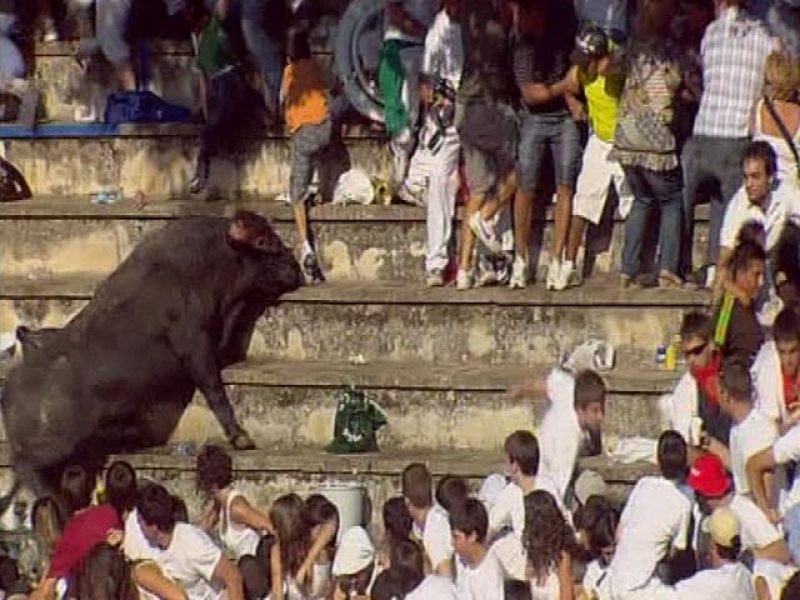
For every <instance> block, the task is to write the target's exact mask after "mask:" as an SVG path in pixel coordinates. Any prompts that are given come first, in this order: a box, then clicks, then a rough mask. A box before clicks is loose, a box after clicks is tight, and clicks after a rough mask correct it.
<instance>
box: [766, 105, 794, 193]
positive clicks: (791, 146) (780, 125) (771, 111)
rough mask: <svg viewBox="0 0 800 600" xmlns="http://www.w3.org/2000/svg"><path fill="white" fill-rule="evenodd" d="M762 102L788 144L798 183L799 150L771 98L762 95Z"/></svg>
mask: <svg viewBox="0 0 800 600" xmlns="http://www.w3.org/2000/svg"><path fill="white" fill-rule="evenodd" d="M764 104H765V105H766V107H767V112H769V116H770V117H772V120H773V121H775V124H776V125H777V126H778V129H779V130H780V132H781V136H782V137H783V140H784V141H785V142H786V144H787V145H788V146H789V150H791V152H792V156H794V164H795V168H796V169H797V173H796V175H797V184H798V185H800V151H798V149H797V145H796V144H795V143H794V140H793V139H792V136H791V135H790V134H789V130H788V129H787V128H786V124H785V123H784V122H783V120H782V119H781V118H780V116H779V115H778V111H777V110H775V105H774V104H772V100H770V99H769V98H768V97H767V96H766V95H764Z"/></svg>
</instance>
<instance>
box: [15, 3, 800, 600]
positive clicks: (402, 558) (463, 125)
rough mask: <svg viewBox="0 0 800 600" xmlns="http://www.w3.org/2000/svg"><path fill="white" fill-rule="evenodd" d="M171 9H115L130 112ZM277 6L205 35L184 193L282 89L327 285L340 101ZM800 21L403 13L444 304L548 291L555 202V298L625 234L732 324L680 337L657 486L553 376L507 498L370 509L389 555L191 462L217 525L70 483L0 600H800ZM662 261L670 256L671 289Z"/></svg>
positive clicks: (425, 495) (612, 9) (435, 271)
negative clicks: (616, 233) (326, 211)
mask: <svg viewBox="0 0 800 600" xmlns="http://www.w3.org/2000/svg"><path fill="white" fill-rule="evenodd" d="M160 4H161V3H160V2H158V1H156V0H153V1H152V2H151V3H149V4H148V3H146V2H140V3H138V4H137V1H136V0H131V2H120V1H118V0H97V12H96V14H97V25H98V31H97V39H98V42H99V45H100V48H101V49H102V52H103V53H104V54H105V55H106V57H107V58H108V59H109V60H110V61H111V62H112V63H113V64H114V65H115V69H116V72H117V75H118V80H119V84H120V86H121V87H122V88H124V89H131V88H132V87H135V85H136V79H137V75H138V74H137V73H136V69H135V68H134V61H133V60H132V59H131V55H130V39H131V38H130V23H131V22H132V23H135V24H137V27H139V28H145V27H146V26H153V22H155V23H156V24H157V25H158V26H159V27H161V26H164V27H166V25H167V24H168V23H171V22H172V21H171V19H173V18H174V17H176V16H177V15H179V14H182V11H186V10H188V7H187V6H186V5H184V4H183V3H181V2H167V3H163V4H164V5H163V6H162V7H161V9H160V10H162V11H163V12H162V13H159V14H160V15H161V17H159V18H157V19H153V18H150V19H145V18H143V17H142V14H148V15H150V17H152V15H153V14H155V13H147V9H148V8H152V6H155V5H160ZM179 5H180V6H179ZM269 5H270V3H269V2H266V1H262V2H257V1H248V0H238V1H236V0H230V1H226V0H217V1H216V2H215V3H213V6H212V7H210V9H211V10H210V12H208V13H206V19H205V20H204V21H203V25H202V28H201V34H200V36H199V38H198V41H199V43H198V57H197V65H198V68H199V69H200V71H201V72H202V74H203V80H204V82H205V86H204V87H205V90H206V92H205V98H206V114H207V123H206V128H205V131H204V134H203V136H202V139H201V150H200V156H199V158H198V165H197V172H196V174H195V178H194V180H193V181H192V188H193V189H197V190H199V189H202V187H203V186H204V185H205V180H206V179H207V177H208V169H209V161H210V160H211V158H212V157H213V156H214V155H215V153H216V152H218V147H219V145H220V143H221V139H222V138H223V137H224V135H225V134H228V133H229V132H230V128H231V126H232V123H233V122H234V117H235V116H236V115H235V113H236V112H237V111H238V110H239V109H240V108H241V106H240V105H239V103H238V100H237V99H241V98H245V97H247V96H248V94H250V92H252V89H251V88H250V82H249V80H248V75H247V73H244V72H243V71H242V70H241V69H240V63H241V60H242V57H243V56H248V57H249V60H250V61H251V62H252V63H253V64H255V65H257V67H258V70H259V72H260V74H261V81H262V83H263V85H262V86H261V89H260V90H259V91H260V94H259V99H258V102H261V100H262V99H263V105H264V106H265V107H266V111H267V113H268V114H271V115H273V116H275V115H277V114H278V113H282V114H283V115H284V117H285V120H286V124H287V126H288V128H289V131H290V134H291V137H292V151H293V158H292V173H291V179H290V200H291V202H292V205H293V209H294V214H295V219H296V223H297V228H298V234H299V240H300V242H301V244H302V264H303V268H304V270H305V272H306V275H307V277H308V278H309V279H310V280H312V281H322V280H324V276H323V274H322V272H321V269H320V266H319V263H318V261H317V259H316V249H315V247H314V242H313V235H312V233H311V231H310V228H309V223H308V217H307V214H306V203H307V201H308V198H309V193H308V186H309V183H310V181H311V178H312V173H313V163H314V158H315V156H318V155H319V153H320V152H321V151H322V150H323V149H324V148H325V146H326V145H327V144H329V143H330V139H331V135H332V129H333V120H334V118H335V115H334V112H335V111H334V110H333V108H332V106H333V99H332V96H331V95H330V93H329V92H328V90H326V89H325V85H324V84H323V78H322V77H321V75H320V71H319V67H318V65H317V64H316V63H315V61H314V58H313V57H312V55H311V51H310V45H309V42H308V33H307V31H305V30H303V29H299V28H296V29H292V30H291V31H290V32H289V35H288V36H287V38H288V39H287V40H286V44H285V46H284V45H283V44H282V42H280V41H279V39H280V37H281V36H280V35H279V33H277V32H276V31H275V30H274V29H269V28H267V27H265V24H266V23H268V22H269V23H272V21H271V18H272V16H274V15H273V13H265V12H264V11H266V10H267V7H268V6H269ZM798 10H800V9H798V7H797V6H795V5H794V4H792V3H791V2H788V1H785V0H774V2H772V3H770V4H768V5H767V6H766V7H763V6H762V7H748V6H746V5H745V4H744V2H743V0H718V1H716V2H711V1H708V2H707V1H705V0H683V1H682V2H680V4H679V5H676V4H675V3H674V2H670V1H668V0H640V2H639V3H638V4H637V5H636V6H635V7H634V6H632V5H631V3H629V2H625V1H624V0H577V1H576V2H574V3H572V2H570V1H569V0H531V1H523V0H442V2H441V3H439V2H435V1H434V0H390V1H389V2H388V3H387V7H386V10H385V23H386V25H385V27H384V32H385V33H384V40H383V46H382V50H381V57H380V66H379V69H378V72H377V80H378V85H379V86H380V89H381V91H382V94H383V97H384V104H385V122H386V130H387V134H388V136H389V138H390V143H389V146H390V149H391V152H392V156H393V162H392V169H393V177H392V180H393V186H394V189H395V192H396V194H397V195H398V197H399V198H401V199H402V200H404V201H406V202H409V203H413V204H421V205H424V206H426V210H427V220H428V229H427V234H428V247H427V256H426V279H427V283H428V285H430V286H440V285H444V284H445V283H447V281H448V266H449V265H450V264H451V262H453V261H455V262H457V268H456V270H455V283H456V287H457V288H458V289H460V290H464V289H468V288H470V287H472V286H473V285H485V284H488V283H491V282H494V283H504V284H507V285H508V286H509V287H511V288H524V287H526V286H527V285H529V284H530V283H531V281H532V279H533V275H534V268H533V267H534V264H533V259H532V257H531V256H532V253H531V246H532V241H533V240H532V239H531V230H532V218H533V213H534V208H535V206H536V205H537V204H538V205H541V204H542V203H543V202H544V201H545V199H546V198H549V197H551V196H552V197H554V204H555V205H554V209H553V217H554V218H553V221H554V226H553V231H552V232H551V234H550V240H549V241H550V246H549V250H548V257H549V258H548V262H547V274H546V287H547V288H548V289H552V290H563V289H565V288H567V287H569V286H573V285H580V283H581V279H582V268H581V266H580V264H579V249H580V247H581V245H582V244H583V243H584V240H583V238H584V235H585V233H586V229H587V226H588V225H590V224H595V225H596V224H598V223H600V221H601V220H602V218H603V215H604V214H607V213H608V209H609V207H610V206H612V205H613V206H616V207H617V208H618V210H619V212H620V214H621V215H622V216H623V217H624V218H625V228H624V244H623V251H622V264H621V266H620V282H621V285H622V286H623V287H624V288H626V289H633V288H638V287H644V286H647V287H650V286H658V287H662V288H680V289H685V288H689V287H705V288H708V289H709V290H710V291H711V295H712V299H713V302H712V305H713V313H712V314H711V315H708V314H705V313H699V312H698V313H690V314H688V315H686V316H685V318H684V320H683V323H682V325H681V330H680V348H681V352H682V354H683V356H684V357H685V359H686V367H687V369H686V373H685V374H683V376H682V377H681V379H680V381H679V382H678V384H677V386H676V388H675V390H674V392H673V393H672V394H669V395H668V396H665V397H664V398H663V399H662V402H661V408H662V412H663V416H664V421H665V427H664V431H663V432H662V433H661V435H660V436H659V438H658V440H657V443H656V445H655V450H654V454H655V458H656V462H657V466H658V474H657V475H653V476H647V477H643V478H641V479H639V480H638V481H637V483H636V485H635V486H634V488H633V490H632V491H631V493H630V495H629V496H628V497H627V499H626V500H625V501H624V502H622V503H620V502H618V500H619V499H618V498H617V497H616V496H615V494H614V493H612V492H613V490H611V489H610V488H609V487H608V486H607V485H606V484H605V482H603V481H602V478H601V477H600V476H599V475H598V474H597V473H596V472H593V471H587V470H583V471H581V470H580V468H579V464H578V457H579V456H581V455H584V454H591V453H596V452H597V444H598V440H599V439H600V434H601V429H602V423H603V419H604V413H605V401H606V387H605V384H604V382H603V380H602V378H601V377H600V376H599V375H597V374H596V373H595V372H593V371H580V372H578V373H574V374H572V373H568V372H567V371H565V370H563V369H561V368H557V369H555V370H554V371H553V372H552V373H551V374H550V375H549V376H548V378H547V379H546V380H545V381H541V382H530V383H528V384H523V385H521V386H519V387H517V388H515V389H514V392H515V394H540V395H545V396H546V397H547V398H548V399H549V407H548V411H547V413H546V415H545V417H544V419H543V420H542V422H541V425H540V427H539V428H538V431H537V432H536V435H534V434H533V433H531V432H529V431H516V432H513V433H511V434H510V435H509V436H508V437H507V438H506V440H505V444H504V455H503V456H502V458H503V459H504V460H505V472H504V473H503V474H493V475H490V476H488V477H487V478H486V479H485V481H483V482H481V484H480V486H478V487H477V488H476V486H473V485H472V484H471V483H470V482H468V481H466V480H464V479H462V478H460V477H456V476H452V475H445V476H442V477H440V478H439V479H438V481H435V482H434V478H433V476H432V475H431V473H430V471H429V470H428V468H427V467H426V466H425V465H423V464H419V463H414V464H410V465H408V466H407V467H406V468H405V469H404V470H403V472H402V476H401V479H400V482H399V484H400V485H399V488H400V490H401V492H402V495H401V496H398V497H395V498H391V499H389V500H388V501H386V502H385V503H384V505H383V506H382V507H379V508H380V511H381V515H382V517H383V527H382V528H381V530H380V531H378V530H373V528H372V527H370V526H368V525H364V526H358V525H357V526H353V527H348V528H344V527H343V526H342V524H341V523H340V518H339V512H338V508H337V506H336V505H335V504H334V503H332V502H331V501H330V500H329V499H327V498H326V497H325V496H323V495H319V494H314V495H311V496H309V497H307V498H301V497H300V496H298V495H297V494H288V495H284V496H281V497H279V498H277V499H275V500H274V501H273V502H272V504H271V506H270V507H269V508H268V510H262V509H260V508H259V507H257V506H255V505H254V504H253V503H252V501H251V499H248V498H247V497H246V495H245V494H243V492H242V490H241V489H240V488H239V487H238V484H237V482H236V481H234V479H233V475H234V473H233V468H232V460H231V457H230V456H229V455H228V454H226V452H225V451H224V450H223V449H221V448H219V447H215V446H207V447H205V448H204V449H203V450H202V451H201V452H200V453H199V455H198V456H197V463H196V483H197V489H198V490H199V491H200V492H201V493H202V494H203V496H204V497H205V499H206V500H207V511H206V512H205V513H204V514H203V515H202V518H199V519H195V522H192V523H190V522H188V521H189V519H188V515H187V514H186V513H187V511H186V507H185V505H184V503H183V501H182V500H181V499H180V498H178V497H176V496H174V495H171V494H170V493H169V492H168V491H167V490H166V489H165V488H164V487H163V486H161V485H159V484H157V483H153V482H148V481H142V478H141V477H140V476H137V473H136V472H135V470H134V469H133V468H132V467H131V466H130V465H129V464H127V463H125V462H119V461H118V462H115V463H112V464H111V465H110V466H109V467H108V468H107V469H106V471H105V474H104V476H103V478H102V480H103V484H102V485H101V486H99V487H98V486H96V481H95V480H94V478H93V476H92V475H91V474H90V473H89V472H88V471H87V470H85V469H83V468H81V467H70V468H67V469H66V470H65V471H64V473H63V474H62V476H61V484H60V488H59V489H58V490H55V495H54V496H52V497H50V496H48V497H43V498H40V499H39V500H38V501H37V503H36V506H35V507H34V509H33V515H32V526H33V528H34V530H35V531H36V534H37V538H38V539H39V542H40V545H41V554H42V559H43V561H44V568H43V571H42V576H41V577H40V578H39V580H38V581H37V582H35V586H34V589H33V590H26V589H24V587H25V586H24V582H21V581H17V582H13V581H12V582H11V583H9V584H7V583H6V581H5V579H11V580H13V579H14V577H13V573H12V574H11V575H12V576H10V577H7V578H6V577H0V583H1V584H2V585H3V587H5V588H6V589H5V592H6V593H7V594H9V595H10V594H11V593H14V592H16V593H19V594H20V595H23V596H24V595H25V594H28V596H27V597H29V598H33V599H34V600H39V599H50V598H79V599H84V598H86V599H92V600H100V599H111V598H138V597H141V598H165V599H170V600H171V599H173V598H188V599H190V600H212V599H222V598H226V599H228V600H237V599H240V598H248V599H255V598H267V597H268V598H270V599H271V600H281V599H286V600H299V599H323V598H324V599H330V598H337V599H339V598H361V599H364V598H372V599H376V600H383V599H386V600H389V599H398V600H399V599H402V598H406V599H407V600H439V599H443V600H444V599H448V600H449V599H454V600H502V599H511V598H514V599H517V598H519V599H522V598H526V599H527V598H531V599H536V600H571V599H573V598H585V599H599V600H638V599H641V600H652V599H656V600H660V599H672V598H674V599H709V598H720V599H732V600H740V599H741V600H748V599H758V600H767V599H772V600H788V599H798V598H800V574H798V573H799V571H798V565H800V478H798V477H797V474H796V470H797V463H798V461H800V316H798V313H797V310H798V308H800V307H798V300H799V299H800V297H799V296H798V294H800V290H798V287H797V286H798V285H800V266H799V264H798V263H799V262H800V254H798V252H799V251H800V246H799V243H798V239H799V238H798V225H799V224H800V220H799V219H800V155H798V146H800V101H799V99H798V91H799V90H800V62H798V60H799V59H800V48H798V45H797V42H798V36H797V32H798V16H797V14H798ZM141 11H145V12H144V13H143V12H141ZM759 13H761V14H759ZM103 15H105V16H104V17H102V18H101V16H103ZM137 15H138V17H137ZM149 21H152V22H149ZM232 23H233V24H234V25H235V27H232V26H231V24H232ZM122 31H126V32H127V33H126V34H125V35H122V34H121V33H120V32H122ZM135 31H141V29H135ZM161 33H163V32H161ZM141 35H143V36H144V35H145V34H144V33H142V34H141ZM147 35H150V33H148V34H147ZM153 35H155V33H153ZM284 48H285V52H286V57H287V59H288V62H287V64H286V66H285V67H284V66H283V58H282V52H283V49H284ZM248 90H249V91H248ZM249 98H250V100H249V101H254V100H253V98H252V94H251V95H250V96H249ZM254 102H255V101H254ZM462 163H463V168H462V167H461V164H462ZM462 175H463V178H464V180H465V182H464V183H465V185H466V189H467V193H466V203H465V215H464V219H463V229H462V232H461V236H460V247H459V248H458V256H457V258H456V257H454V256H452V255H451V248H452V237H453V222H454V217H455V209H456V199H457V196H458V194H459V190H461V189H462V188H463V187H464V186H462V185H461V182H460V180H461V178H462ZM704 202H707V203H709V204H710V213H709V214H710V219H709V231H708V236H707V244H706V247H705V249H704V250H705V256H704V259H703V264H702V265H695V264H693V262H692V255H693V249H694V246H695V243H694V242H695V240H694V237H695V234H694V231H693V223H694V210H695V206H696V205H697V204H700V203H704ZM655 223H658V225H657V229H655V227H656V226H655V225H654V224H655ZM655 231H658V235H655V233H654V232H655ZM656 238H657V239H656ZM648 242H655V245H656V247H657V252H656V257H655V260H654V265H655V267H654V268H652V269H651V267H650V265H649V264H648V258H647V256H646V254H647V252H646V246H647V243H648ZM696 267H697V268H696ZM498 458H501V457H498ZM0 566H3V567H4V568H5V566H6V565H5V563H3V565H0ZM12 566H13V565H12ZM11 570H12V571H13V569H11ZM4 575H7V573H3V572H0V576H4ZM15 586H16V587H17V589H14V588H15Z"/></svg>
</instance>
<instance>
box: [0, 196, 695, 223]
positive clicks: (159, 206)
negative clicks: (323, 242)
mask: <svg viewBox="0 0 800 600" xmlns="http://www.w3.org/2000/svg"><path fill="white" fill-rule="evenodd" d="M238 209H246V210H252V211H254V212H258V213H261V214H264V215H265V216H267V217H268V218H270V219H273V220H275V221H278V222H283V221H288V222H294V221H293V216H292V210H291V207H290V205H289V204H287V203H285V202H279V201H278V200H277V199H276V198H275V197H274V196H272V197H261V198H259V197H256V196H251V195H248V194H244V195H242V196H241V197H239V198H235V199H225V200H221V201H202V200H193V199H191V198H190V197H175V198H163V197H153V198H152V199H151V200H150V201H149V202H148V203H147V204H146V205H145V206H144V207H143V208H137V206H135V205H134V203H133V202H130V201H127V200H125V201H122V202H117V203H114V204H104V205H100V204H93V203H92V202H91V198H89V197H88V196H85V195H75V196H70V195H63V196H35V197H34V198H31V199H28V200H22V201H18V202H5V203H0V220H2V219H59V220H61V219H98V220H100V219H108V220H112V219H113V220H134V221H139V220H161V219H177V218H180V217H187V216H230V215H232V214H233V213H234V212H235V211H236V210H238ZM456 212H457V215H456V218H457V219H458V220H459V221H460V220H461V219H462V217H463V207H459V208H457V211H456ZM425 215H426V213H425V208H424V207H418V206H410V205H405V204H391V205H389V206H384V205H381V204H372V205H368V206H362V205H347V206H334V205H333V204H321V205H315V206H313V207H311V209H310V210H309V218H310V219H311V221H312V222H314V221H384V222H392V221H401V222H405V221H421V222H424V221H425V218H426V216H425ZM546 218H547V220H548V222H549V221H552V220H553V207H552V206H548V207H547V214H546ZM708 218H709V207H708V205H701V206H699V207H698V208H697V209H695V222H696V223H697V222H704V221H707V220H708ZM614 221H615V222H624V219H622V217H621V216H620V215H619V213H617V212H615V214H614Z"/></svg>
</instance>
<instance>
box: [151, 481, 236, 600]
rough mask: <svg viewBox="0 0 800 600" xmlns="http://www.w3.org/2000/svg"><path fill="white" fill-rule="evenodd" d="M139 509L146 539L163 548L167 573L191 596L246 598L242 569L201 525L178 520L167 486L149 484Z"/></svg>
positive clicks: (161, 556) (161, 560)
mask: <svg viewBox="0 0 800 600" xmlns="http://www.w3.org/2000/svg"><path fill="white" fill-rule="evenodd" d="M136 511H137V513H138V522H139V526H140V527H141V530H142V533H143V534H144V537H145V539H146V540H147V541H148V543H149V544H150V545H151V546H153V547H154V548H156V549H158V550H160V551H161V552H160V554H159V555H158V559H157V561H158V563H159V565H160V566H161V568H162V570H163V571H164V574H165V575H166V576H168V577H169V578H171V579H172V580H173V581H174V582H175V583H176V584H178V585H180V586H182V587H183V589H184V590H185V591H186V595H187V598H188V599H189V600H212V599H213V600H221V599H222V598H226V600H243V599H244V593H243V590H242V578H241V575H240V574H239V570H238V569H237V568H236V567H235V566H234V565H233V564H232V563H231V562H230V561H228V559H227V558H225V557H224V556H223V555H222V551H221V550H220V549H219V548H217V546H215V545H214V543H213V542H212V541H211V539H210V538H209V537H208V536H207V535H206V534H205V533H204V532H203V531H202V530H201V529H199V528H197V527H194V526H193V525H189V524H188V523H176V522H175V514H174V503H173V500H172V497H171V496H170V494H169V492H167V490H166V489H164V488H163V487H162V486H160V485H157V484H150V485H147V486H146V487H145V488H144V489H143V490H142V491H141V493H140V495H139V501H138V502H137V503H136ZM220 588H221V589H220Z"/></svg>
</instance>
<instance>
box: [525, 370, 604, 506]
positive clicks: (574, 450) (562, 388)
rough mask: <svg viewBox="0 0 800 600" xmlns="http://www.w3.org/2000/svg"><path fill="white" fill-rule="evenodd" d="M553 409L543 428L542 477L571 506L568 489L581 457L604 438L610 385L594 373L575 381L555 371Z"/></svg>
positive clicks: (550, 394) (552, 376)
mask: <svg viewBox="0 0 800 600" xmlns="http://www.w3.org/2000/svg"><path fill="white" fill-rule="evenodd" d="M547 395H548V397H549V398H550V400H551V405H550V409H549V410H548V411H547V414H545V416H544V419H543V420H542V426H541V427H540V428H539V443H540V448H541V455H542V462H541V468H540V472H541V473H540V474H541V475H544V476H546V477H548V478H549V479H551V480H552V481H553V482H554V483H555V484H556V488H557V490H558V493H557V494H553V495H554V496H555V497H556V499H558V500H559V501H561V502H564V503H567V504H569V502H568V500H567V488H568V487H569V485H570V483H571V482H572V478H573V476H574V474H575V465H576V463H577V460H578V456H579V455H580V454H581V451H582V450H584V449H585V448H587V447H589V448H591V442H592V441H594V440H599V439H600V434H601V428H602V425H603V418H604V415H605V408H606V384H605V382H604V381H603V379H602V377H600V376H599V375H598V374H597V373H595V372H594V371H589V370H587V371H582V372H581V373H579V374H578V375H577V377H575V378H573V377H572V376H571V375H569V374H568V373H566V372H564V371H561V370H560V369H555V370H553V372H552V373H551V374H550V377H549V378H548V380H547Z"/></svg>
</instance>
